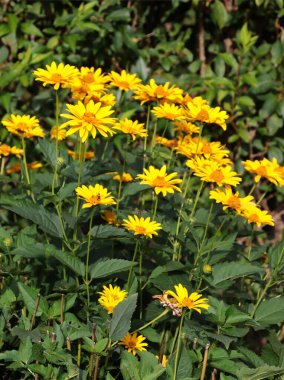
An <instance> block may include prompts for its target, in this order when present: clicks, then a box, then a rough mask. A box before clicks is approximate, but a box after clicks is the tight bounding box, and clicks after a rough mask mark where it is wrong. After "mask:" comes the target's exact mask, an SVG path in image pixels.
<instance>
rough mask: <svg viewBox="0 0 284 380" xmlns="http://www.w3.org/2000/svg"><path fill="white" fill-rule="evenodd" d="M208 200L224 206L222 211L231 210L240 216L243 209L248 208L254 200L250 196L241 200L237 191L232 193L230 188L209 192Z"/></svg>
mask: <svg viewBox="0 0 284 380" xmlns="http://www.w3.org/2000/svg"><path fill="white" fill-rule="evenodd" d="M209 198H210V199H215V201H216V202H217V203H222V205H223V206H224V207H223V210H226V209H227V208H231V209H233V210H236V211H237V213H238V214H240V213H241V212H242V210H243V209H244V208H246V207H249V206H250V205H251V202H252V200H253V199H254V198H253V196H252V195H248V196H246V197H243V198H242V197H240V196H239V193H238V191H237V192H236V193H233V191H232V189H231V188H230V187H227V188H225V189H224V190H220V189H216V190H211V191H210V197H209Z"/></svg>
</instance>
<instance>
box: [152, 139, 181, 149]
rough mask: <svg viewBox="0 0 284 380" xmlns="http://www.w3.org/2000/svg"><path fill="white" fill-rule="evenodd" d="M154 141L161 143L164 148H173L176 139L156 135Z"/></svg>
mask: <svg viewBox="0 0 284 380" xmlns="http://www.w3.org/2000/svg"><path fill="white" fill-rule="evenodd" d="M155 143H156V144H159V145H163V146H165V147H166V148H170V149H172V148H174V147H175V146H176V145H177V140H176V139H170V140H169V139H167V138H166V137H162V136H156V139H155Z"/></svg>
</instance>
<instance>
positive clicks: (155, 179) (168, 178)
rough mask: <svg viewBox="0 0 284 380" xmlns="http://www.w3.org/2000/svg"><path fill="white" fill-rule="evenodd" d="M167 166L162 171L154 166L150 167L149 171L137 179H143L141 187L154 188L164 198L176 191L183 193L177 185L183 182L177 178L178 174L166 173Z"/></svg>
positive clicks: (145, 170) (145, 171)
mask: <svg viewBox="0 0 284 380" xmlns="http://www.w3.org/2000/svg"><path fill="white" fill-rule="evenodd" d="M166 170H167V168H166V165H164V166H163V167H162V168H161V169H156V168H154V166H150V167H149V170H148V169H144V174H138V175H137V178H140V179H142V181H141V182H140V183H141V185H149V186H151V187H154V190H155V193H156V194H159V193H162V194H163V196H166V195H167V193H171V194H172V193H174V191H175V190H176V191H179V192H180V191H181V189H180V188H179V187H177V186H176V185H177V184H178V183H181V182H182V180H181V179H178V178H175V177H176V176H177V173H176V172H174V173H171V174H167V173H166Z"/></svg>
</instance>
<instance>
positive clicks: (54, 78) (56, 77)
mask: <svg viewBox="0 0 284 380" xmlns="http://www.w3.org/2000/svg"><path fill="white" fill-rule="evenodd" d="M51 80H52V81H53V82H55V83H60V82H61V81H62V76H61V75H60V74H57V73H55V74H52V76H51Z"/></svg>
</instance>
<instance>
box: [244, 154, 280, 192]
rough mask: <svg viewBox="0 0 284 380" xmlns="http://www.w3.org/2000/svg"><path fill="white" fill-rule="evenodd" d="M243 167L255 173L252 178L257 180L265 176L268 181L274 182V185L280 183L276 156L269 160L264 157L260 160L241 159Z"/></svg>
mask: <svg viewBox="0 0 284 380" xmlns="http://www.w3.org/2000/svg"><path fill="white" fill-rule="evenodd" d="M243 164H244V167H245V169H246V170H247V171H248V172H250V173H254V174H256V176H255V178H254V180H255V182H256V183H257V182H259V181H260V179H261V178H262V177H263V178H266V179H267V180H268V181H269V182H272V183H274V185H280V186H281V183H282V180H283V178H282V176H281V171H280V170H279V167H280V166H279V164H278V163H277V160H276V158H273V159H272V161H269V160H268V159H267V158H264V159H263V160H261V161H258V160H255V161H250V160H247V161H243Z"/></svg>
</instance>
